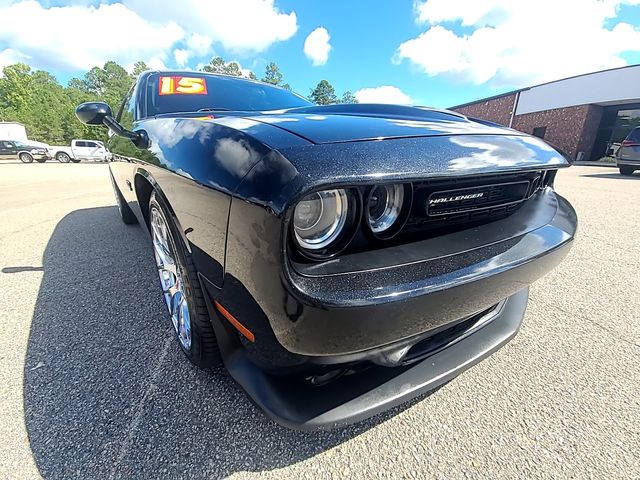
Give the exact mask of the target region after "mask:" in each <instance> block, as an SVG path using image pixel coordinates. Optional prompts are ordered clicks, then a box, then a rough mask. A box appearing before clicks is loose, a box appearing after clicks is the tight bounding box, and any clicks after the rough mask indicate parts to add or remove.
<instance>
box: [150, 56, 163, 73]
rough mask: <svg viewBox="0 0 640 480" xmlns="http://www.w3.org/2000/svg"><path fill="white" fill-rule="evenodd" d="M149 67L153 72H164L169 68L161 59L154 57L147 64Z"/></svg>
mask: <svg viewBox="0 0 640 480" xmlns="http://www.w3.org/2000/svg"><path fill="white" fill-rule="evenodd" d="M147 66H148V67H149V68H151V69H153V70H164V69H165V68H167V66H166V65H165V64H164V61H163V60H162V58H160V57H153V58H151V59H150V60H149V62H148V63H147Z"/></svg>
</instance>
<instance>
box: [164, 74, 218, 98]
mask: <svg viewBox="0 0 640 480" xmlns="http://www.w3.org/2000/svg"><path fill="white" fill-rule="evenodd" d="M159 87H160V95H206V94H207V83H206V82H205V81H204V78H202V77H160V84H159Z"/></svg>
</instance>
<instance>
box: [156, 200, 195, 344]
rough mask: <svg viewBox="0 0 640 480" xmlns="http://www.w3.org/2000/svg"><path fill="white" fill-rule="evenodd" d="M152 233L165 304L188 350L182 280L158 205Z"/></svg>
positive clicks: (188, 330) (188, 320)
mask: <svg viewBox="0 0 640 480" xmlns="http://www.w3.org/2000/svg"><path fill="white" fill-rule="evenodd" d="M151 235H152V239H153V253H154V255H155V258H156V268H157V269H158V276H159V277H160V285H161V287H162V296H163V298H164V303H165V305H166V306H167V309H168V310H169V315H170V316H171V323H172V324H173V328H174V330H175V331H176V334H177V335H178V340H179V341H180V344H181V345H182V347H183V348H184V349H185V350H190V349H191V316H190V314H189V306H188V304H187V297H186V295H185V292H184V280H183V277H182V272H181V271H180V268H179V267H178V263H177V261H176V258H177V255H176V249H175V245H174V242H173V239H172V238H171V234H170V232H169V226H168V225H167V222H166V220H165V218H164V216H163V215H162V213H160V212H159V211H158V209H157V208H152V209H151Z"/></svg>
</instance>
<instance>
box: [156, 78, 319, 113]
mask: <svg viewBox="0 0 640 480" xmlns="http://www.w3.org/2000/svg"><path fill="white" fill-rule="evenodd" d="M309 105H312V103H311V102H309V101H308V100H305V99H304V98H302V97H300V96H299V95H297V94H295V93H293V92H291V91H289V90H286V89H284V88H278V87H274V86H272V85H269V84H266V83H261V82H255V81H251V80H245V79H242V78H238V77H226V76H217V75H207V74H203V73H202V72H193V73H192V74H185V73H184V72H183V73H181V74H180V75H176V74H174V73H158V74H154V75H151V76H150V77H149V79H148V83H147V115H148V116H153V115H159V114H163V113H177V112H195V111H198V110H202V111H207V110H208V111H216V110H222V111H225V110H229V111H233V110H240V111H266V110H280V109H286V108H295V107H306V106H309Z"/></svg>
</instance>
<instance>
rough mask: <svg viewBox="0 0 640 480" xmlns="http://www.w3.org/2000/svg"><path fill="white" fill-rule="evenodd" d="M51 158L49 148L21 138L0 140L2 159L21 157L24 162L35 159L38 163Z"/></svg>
mask: <svg viewBox="0 0 640 480" xmlns="http://www.w3.org/2000/svg"><path fill="white" fill-rule="evenodd" d="M50 158H51V157H50V156H49V153H48V152H47V149H46V148H44V147H42V146H38V145H32V144H29V143H26V142H22V141H19V140H0V159H1V160H18V159H20V160H21V161H22V162H23V163H32V162H33V161H34V160H35V161H36V162H38V163H44V162H46V161H47V160H48V159H50Z"/></svg>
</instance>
